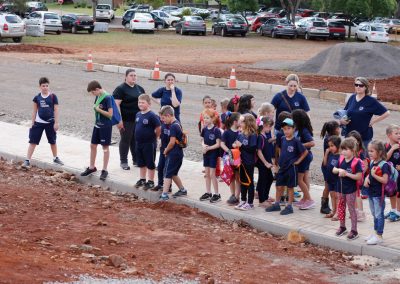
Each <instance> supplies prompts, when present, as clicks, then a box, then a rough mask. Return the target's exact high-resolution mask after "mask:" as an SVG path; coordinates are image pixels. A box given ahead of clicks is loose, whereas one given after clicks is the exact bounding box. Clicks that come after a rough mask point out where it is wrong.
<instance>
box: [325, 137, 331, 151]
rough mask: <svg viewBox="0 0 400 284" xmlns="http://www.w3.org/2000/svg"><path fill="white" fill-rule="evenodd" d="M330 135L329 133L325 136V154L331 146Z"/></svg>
mask: <svg viewBox="0 0 400 284" xmlns="http://www.w3.org/2000/svg"><path fill="white" fill-rule="evenodd" d="M329 137H330V136H328V135H326V136H325V137H324V155H325V151H326V149H328V148H329V143H328V140H329Z"/></svg>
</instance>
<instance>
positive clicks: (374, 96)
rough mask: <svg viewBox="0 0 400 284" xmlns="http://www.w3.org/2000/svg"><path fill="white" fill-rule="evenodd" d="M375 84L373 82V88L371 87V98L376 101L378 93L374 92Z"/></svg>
mask: <svg viewBox="0 0 400 284" xmlns="http://www.w3.org/2000/svg"><path fill="white" fill-rule="evenodd" d="M375 84H376V82H374V86H373V87H372V94H371V97H373V98H375V99H378V92H377V91H376V85H375Z"/></svg>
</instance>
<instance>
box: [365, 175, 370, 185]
mask: <svg viewBox="0 0 400 284" xmlns="http://www.w3.org/2000/svg"><path fill="white" fill-rule="evenodd" d="M369 183H370V181H369V176H367V177H366V178H365V180H364V186H365V187H369Z"/></svg>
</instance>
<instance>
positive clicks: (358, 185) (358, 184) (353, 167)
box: [338, 155, 365, 191]
mask: <svg viewBox="0 0 400 284" xmlns="http://www.w3.org/2000/svg"><path fill="white" fill-rule="evenodd" d="M343 161H344V156H343V155H340V157H339V164H338V167H340V165H341V164H342V162H343ZM358 162H360V163H361V169H362V173H361V179H360V180H357V181H356V189H357V191H359V190H360V189H361V187H362V186H363V184H364V172H365V165H364V163H363V161H362V160H361V159H360V158H357V157H354V158H353V160H352V161H351V172H352V173H353V174H355V173H356V166H357V163H358Z"/></svg>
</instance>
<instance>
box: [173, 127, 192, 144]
mask: <svg viewBox="0 0 400 284" xmlns="http://www.w3.org/2000/svg"><path fill="white" fill-rule="evenodd" d="M177 124H178V125H179V128H180V129H181V131H182V140H181V141H179V140H178V139H176V140H175V144H177V145H178V146H179V147H181V148H186V147H187V146H188V143H189V137H188V135H187V133H186V132H185V131H183V128H182V125H181V124H180V123H177Z"/></svg>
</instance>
